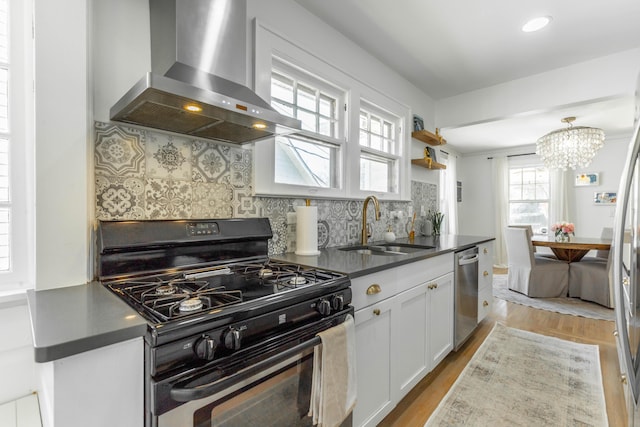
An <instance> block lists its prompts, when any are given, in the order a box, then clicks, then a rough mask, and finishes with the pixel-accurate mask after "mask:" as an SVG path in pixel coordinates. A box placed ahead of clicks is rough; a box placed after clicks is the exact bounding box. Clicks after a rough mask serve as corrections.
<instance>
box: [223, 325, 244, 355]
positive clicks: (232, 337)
mask: <svg viewBox="0 0 640 427" xmlns="http://www.w3.org/2000/svg"><path fill="white" fill-rule="evenodd" d="M241 339H242V335H241V334H240V331H239V330H238V329H236V328H229V330H228V331H227V332H225V333H224V336H223V340H224V341H223V342H224V348H226V349H227V350H240V341H241Z"/></svg>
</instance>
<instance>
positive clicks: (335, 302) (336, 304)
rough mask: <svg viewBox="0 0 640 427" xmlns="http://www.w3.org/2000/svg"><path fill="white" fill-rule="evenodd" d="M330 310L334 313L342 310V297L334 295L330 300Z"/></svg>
mask: <svg viewBox="0 0 640 427" xmlns="http://www.w3.org/2000/svg"><path fill="white" fill-rule="evenodd" d="M331 308H333V309H334V310H336V311H340V310H342V309H343V308H344V298H342V295H335V296H334V297H333V299H332V300H331Z"/></svg>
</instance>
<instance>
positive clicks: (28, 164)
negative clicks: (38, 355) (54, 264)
mask: <svg viewBox="0 0 640 427" xmlns="http://www.w3.org/2000/svg"><path fill="white" fill-rule="evenodd" d="M29 7H30V6H29V2H22V1H13V0H0V294H2V293H3V292H9V293H11V292H14V291H17V290H20V289H25V288H29V287H32V286H33V279H32V277H30V274H29V266H30V265H31V262H30V261H31V260H32V256H33V254H32V252H31V251H33V245H32V243H30V242H31V236H32V233H31V232H30V231H29V230H31V229H32V225H30V224H32V222H31V221H32V219H33V212H31V211H29V210H28V208H27V207H28V206H29V202H28V200H31V197H32V196H33V194H32V193H33V191H32V190H31V187H30V186H29V183H32V182H33V179H30V176H29V173H32V171H33V169H32V168H33V164H32V160H30V159H31V158H32V156H30V155H28V153H31V154H33V153H32V150H33V140H32V132H30V131H29V130H28V129H30V128H31V126H32V119H33V117H32V115H33V88H32V76H33V74H32V71H31V70H32V68H31V67H32V55H31V54H30V52H32V46H31V42H32V38H31V25H30V22H31V19H30V17H31V16H32V14H31V12H30V11H29V10H28V8H29Z"/></svg>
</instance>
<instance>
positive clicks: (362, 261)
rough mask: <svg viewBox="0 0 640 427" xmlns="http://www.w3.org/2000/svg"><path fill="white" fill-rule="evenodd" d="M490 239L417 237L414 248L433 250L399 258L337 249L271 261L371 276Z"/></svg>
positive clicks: (291, 254)
mask: <svg viewBox="0 0 640 427" xmlns="http://www.w3.org/2000/svg"><path fill="white" fill-rule="evenodd" d="M490 240H494V238H493V237H486V236H463V235H454V234H444V235H440V236H428V237H427V236H417V237H416V238H415V240H414V241H413V243H414V244H416V245H425V246H433V247H434V248H433V249H425V250H424V251H420V252H414V253H411V254H403V255H384V256H382V255H367V254H360V253H358V252H356V251H342V250H340V248H341V247H335V248H326V249H322V250H321V251H320V254H319V255H315V256H306V255H304V256H303V255H296V254H295V253H293V252H291V253H284V254H279V255H274V256H273V257H272V258H274V259H278V260H282V261H288V262H294V263H297V264H302V265H307V266H309V267H317V268H323V269H326V270H333V271H339V272H341V273H345V274H348V275H349V276H350V277H352V278H353V277H359V276H364V275H366V274H370V273H375V272H377V271H381V270H385V269H387V268H392V267H397V266H400V265H403V264H409V263H412V262H415V261H419V260H421V259H426V258H431V257H434V256H437V255H442V254H445V253H448V252H455V251H460V250H464V249H467V248H470V247H472V246H474V245H477V244H478V243H482V242H488V241H490ZM384 243H385V242H369V245H376V244H384ZM396 243H408V239H406V238H404V239H398V240H397V241H396Z"/></svg>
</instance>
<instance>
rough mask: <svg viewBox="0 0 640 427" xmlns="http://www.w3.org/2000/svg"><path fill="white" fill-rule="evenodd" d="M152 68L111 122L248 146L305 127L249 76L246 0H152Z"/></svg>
mask: <svg viewBox="0 0 640 427" xmlns="http://www.w3.org/2000/svg"><path fill="white" fill-rule="evenodd" d="M149 8H150V19H151V21H150V24H151V72H148V73H147V74H146V75H145V76H144V77H143V78H142V79H140V80H139V81H138V82H137V83H136V84H135V85H134V86H133V87H132V88H131V89H130V90H129V91H128V92H127V93H126V94H125V95H124V96H123V97H122V98H121V99H120V100H119V101H118V102H117V103H116V104H115V105H114V106H113V107H111V111H110V116H111V120H114V121H119V122H125V123H131V124H135V125H141V126H147V127H151V128H156V129H162V130H167V131H171V132H176V133H180V134H186V135H192V136H194V137H198V138H207V139H213V140H217V141H223V142H231V143H238V144H245V143H250V142H255V141H258V140H261V139H264V138H268V137H271V136H273V135H280V134H287V133H292V132H295V131H297V130H300V126H301V125H300V121H299V120H296V119H293V118H291V117H287V116H284V115H282V114H280V113H278V112H277V111H275V110H274V109H273V108H272V107H271V106H270V105H269V104H268V103H267V102H265V101H264V100H263V99H262V98H260V97H259V96H258V95H256V94H255V93H254V92H253V91H252V90H250V89H249V88H247V87H246V86H244V85H243V84H241V83H242V82H244V81H245V79H246V56H245V49H246V0H149Z"/></svg>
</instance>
